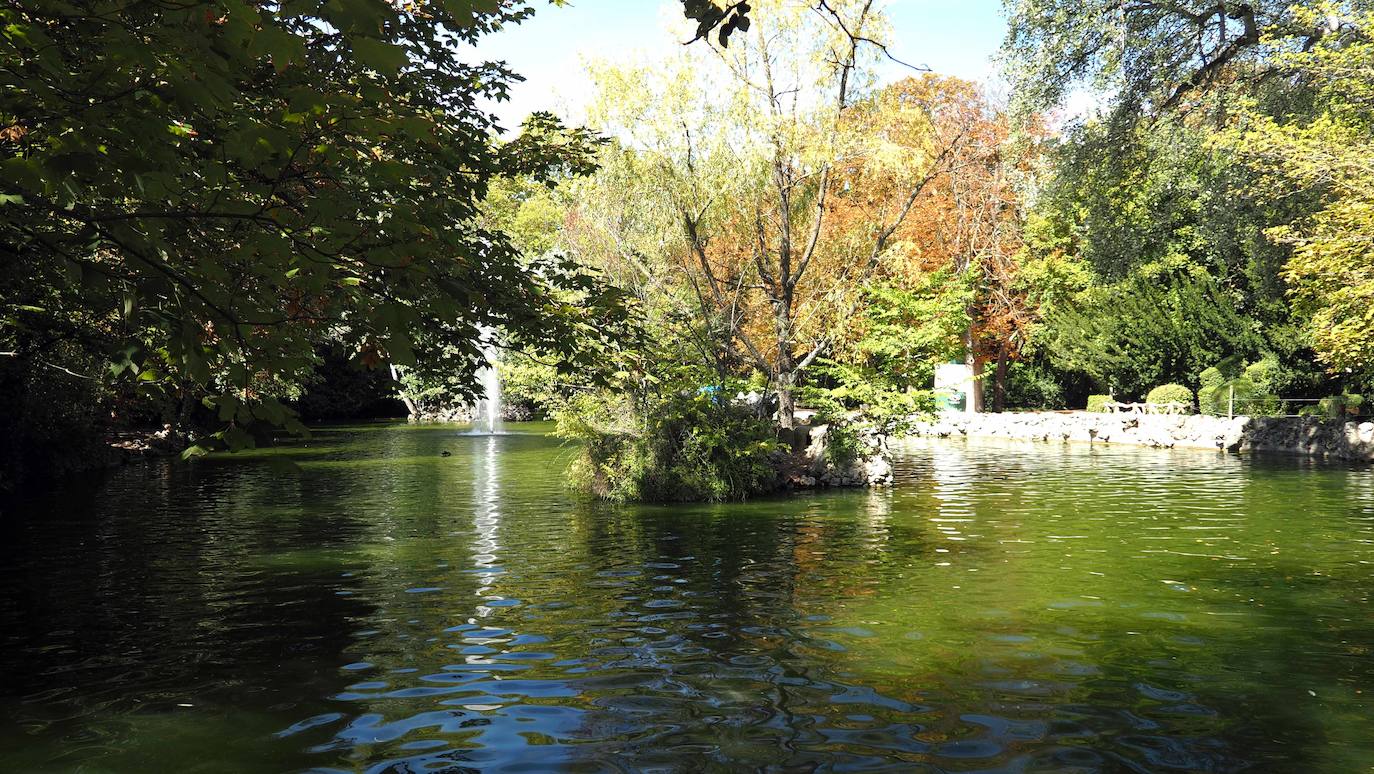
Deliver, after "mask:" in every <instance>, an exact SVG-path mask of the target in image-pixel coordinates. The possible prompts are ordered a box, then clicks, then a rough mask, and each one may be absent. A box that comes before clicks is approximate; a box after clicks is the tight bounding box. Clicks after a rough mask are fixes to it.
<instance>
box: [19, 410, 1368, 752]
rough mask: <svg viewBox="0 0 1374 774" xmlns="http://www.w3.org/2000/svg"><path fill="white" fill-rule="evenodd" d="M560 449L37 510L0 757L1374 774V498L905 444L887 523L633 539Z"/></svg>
mask: <svg viewBox="0 0 1374 774" xmlns="http://www.w3.org/2000/svg"><path fill="white" fill-rule="evenodd" d="M546 429H547V428H546V427H543V426H533V427H531V428H528V429H526V428H521V429H519V430H518V431H517V432H514V433H511V434H502V435H487V436H464V435H460V433H462V430H463V429H462V428H455V427H446V426H423V427H408V426H404V425H368V426H359V427H345V428H333V429H329V430H328V431H326V432H323V433H320V434H318V435H317V436H316V438H315V439H314V440H312V441H310V442H308V443H306V444H299V445H295V446H288V447H284V448H281V449H274V450H267V451H263V452H256V453H254V454H251V455H241V456H234V457H229V458H220V459H212V460H208V461H206V462H204V463H202V464H195V465H167V464H158V463H154V464H149V465H147V466H143V467H137V468H130V469H126V470H123V471H120V472H118V473H117V474H115V475H113V476H111V477H109V478H108V479H106V480H104V481H103V482H99V483H97V484H95V485H93V486H91V487H89V488H85V489H82V488H73V489H71V490H69V491H67V492H62V493H56V494H54V495H52V496H51V497H49V498H45V499H41V500H37V501H33V502H31V503H29V504H27V505H26V506H24V510H25V511H26V513H25V514H23V515H24V516H25V518H22V519H11V520H10V521H9V522H8V523H7V524H6V526H5V529H6V531H7V537H8V538H10V539H9V541H8V544H9V545H10V546H12V549H11V550H9V551H8V552H6V553H5V554H4V557H3V558H0V569H3V572H4V575H5V577H6V578H7V579H10V582H7V583H6V585H5V587H4V589H3V591H0V632H3V634H0V637H3V638H4V639H3V642H4V649H3V652H0V718H3V722H0V757H3V758H4V759H5V760H6V761H7V762H8V763H9V764H10V765H12V766H17V767H18V769H19V770H32V771H48V770H51V771H64V770H72V769H76V768H79V767H82V766H85V767H91V768H98V769H100V770H108V771H147V770H153V769H157V770H168V769H169V768H170V769H187V770H193V769H195V768H197V767H207V770H273V771H280V770H306V769H310V770H316V771H333V770H341V771H354V770H368V771H378V772H382V771H390V772H404V771H469V770H471V771H501V770H517V769H518V770H527V771H528V770H535V771H544V770H578V771H601V770H625V771H629V770H641V769H653V768H657V769H661V770H680V771H709V770H722V771H723V770H736V769H739V768H754V767H758V768H770V769H775V770H806V771H809V770H815V769H817V768H821V769H833V770H845V769H852V770H865V771H874V770H893V771H1016V772H1025V771H1083V772H1089V771H1103V772H1108V771H1111V772H1114V771H1150V772H1154V771H1240V770H1301V771H1333V772H1335V771H1354V770H1361V769H1362V768H1368V767H1369V766H1370V765H1371V764H1374V711H1371V710H1374V707H1371V701H1370V698H1369V693H1370V690H1371V689H1374V664H1371V663H1370V662H1371V659H1370V658H1369V653H1370V652H1371V647H1374V617H1371V616H1370V614H1369V607H1370V599H1369V596H1370V592H1371V588H1372V587H1374V579H1372V578H1371V576H1372V575H1374V573H1371V572H1370V570H1371V566H1374V565H1372V563H1374V473H1371V471H1369V470H1368V469H1359V468H1348V467H1341V466H1333V465H1323V464H1314V463H1310V462H1306V461H1298V460H1293V459H1289V458H1257V459H1241V458H1236V457H1223V456H1217V455H1211V454H1202V453H1167V452H1151V451H1144V450H1125V449H1104V448H1100V447H1098V448H1086V447H1065V448H1062V449H1060V448H1058V447H1048V446H1038V447H1031V446H1013V445H1008V446H992V445H987V446H979V445H976V444H967V445H966V444H962V443H950V442H913V443H912V444H910V445H909V446H908V448H907V449H905V451H904V452H903V457H902V459H901V460H900V465H899V471H898V472H899V478H900V483H899V485H898V486H897V487H896V488H895V489H894V490H892V491H885V492H843V493H828V494H816V495H801V496H797V497H794V498H789V499H774V500H764V501H758V502H752V503H747V504H727V505H713V506H704V505H703V506H677V507H615V506H610V505H606V504H602V503H596V502H590V501H587V500H584V499H581V498H579V497H576V496H573V495H571V494H570V493H568V492H567V491H565V489H564V486H563V482H562V468H563V466H564V465H565V464H566V461H567V451H566V449H563V448H561V447H559V446H558V445H557V443H556V442H554V441H552V440H550V439H548V438H546V437H545V436H543V435H542V432H543V431H544V430H546ZM444 451H447V452H449V456H443V455H442V452H444ZM274 456H281V457H286V458H289V459H292V460H293V461H295V462H297V463H299V464H300V466H301V472H300V473H297V474H284V473H280V472H278V470H279V468H278V467H277V466H273V465H270V464H269V461H270V459H271V458H272V457H274ZM207 756H208V757H207Z"/></svg>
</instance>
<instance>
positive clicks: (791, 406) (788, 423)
mask: <svg viewBox="0 0 1374 774" xmlns="http://www.w3.org/2000/svg"><path fill="white" fill-rule="evenodd" d="M789 367H790V364H789ZM795 380H796V374H795V373H794V372H792V371H790V370H789V371H788V372H787V373H785V374H784V373H780V374H778V386H777V388H776V389H777V393H778V427H781V428H782V429H784V430H791V429H792V428H794V427H796V426H797V404H796V399H795V398H794V397H793V396H792V388H793V386H794V382H795Z"/></svg>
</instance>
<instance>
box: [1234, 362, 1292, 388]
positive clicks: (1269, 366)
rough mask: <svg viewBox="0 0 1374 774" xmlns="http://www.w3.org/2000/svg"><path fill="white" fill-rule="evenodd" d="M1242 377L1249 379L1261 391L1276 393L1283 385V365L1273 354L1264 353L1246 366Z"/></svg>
mask: <svg viewBox="0 0 1374 774" xmlns="http://www.w3.org/2000/svg"><path fill="white" fill-rule="evenodd" d="M1244 378H1246V379H1249V380H1250V381H1251V382H1252V383H1253V384H1254V385H1255V389H1256V390H1258V391H1259V392H1261V393H1277V392H1278V391H1279V390H1280V389H1281V388H1282V387H1283V386H1284V385H1283V381H1284V373H1283V367H1282V366H1280V365H1279V360H1278V358H1276V357H1274V356H1273V355H1265V356H1264V357H1263V358H1261V359H1260V360H1258V361H1256V362H1254V363H1251V364H1250V365H1248V366H1246V367H1245V376H1244Z"/></svg>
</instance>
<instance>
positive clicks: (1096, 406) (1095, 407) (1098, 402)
mask: <svg viewBox="0 0 1374 774" xmlns="http://www.w3.org/2000/svg"><path fill="white" fill-rule="evenodd" d="M1111 400H1112V396H1110V395H1089V396H1088V411H1091V412H1093V413H1094V414H1105V413H1107V404H1108V403H1109V402H1111Z"/></svg>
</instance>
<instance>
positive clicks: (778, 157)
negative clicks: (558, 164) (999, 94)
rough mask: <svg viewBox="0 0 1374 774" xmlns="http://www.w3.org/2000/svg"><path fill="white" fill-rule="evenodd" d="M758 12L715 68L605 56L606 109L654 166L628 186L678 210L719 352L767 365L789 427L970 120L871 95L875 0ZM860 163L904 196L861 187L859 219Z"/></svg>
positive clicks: (877, 25) (615, 128) (692, 276)
mask: <svg viewBox="0 0 1374 774" xmlns="http://www.w3.org/2000/svg"><path fill="white" fill-rule="evenodd" d="M751 18H752V20H753V23H752V25H751V26H750V27H749V29H748V30H747V32H748V34H747V35H746V36H744V37H739V36H736V38H735V39H734V45H733V47H732V48H730V49H729V50H728V51H727V52H721V53H720V54H719V59H718V63H716V65H717V66H715V67H712V66H711V64H712V63H711V62H709V61H704V57H705V55H704V54H698V55H697V56H696V57H691V56H689V57H688V58H685V59H682V60H679V61H678V62H677V63H676V64H675V65H674V66H671V67H666V68H660V70H659V72H658V73H651V72H649V71H648V70H647V69H639V70H623V69H615V68H602V69H600V70H598V71H597V72H596V74H595V75H596V78H597V80H598V82H599V85H600V86H601V89H602V93H603V98H602V100H601V101H600V103H599V107H598V110H597V112H596V114H595V117H594V120H595V121H596V122H597V123H598V125H599V126H600V128H602V129H603V130H604V131H606V132H607V133H609V134H612V135H614V136H617V137H621V138H623V139H624V140H625V142H626V144H627V146H628V147H629V149H630V151H631V154H632V157H631V163H633V164H638V165H639V166H640V168H641V170H642V171H643V174H640V175H632V176H626V178H627V179H634V180H638V181H641V182H642V183H643V187H642V188H638V189H636V190H635V193H634V194H629V193H628V192H626V193H625V194H624V195H625V196H626V198H627V199H631V200H633V201H635V202H638V203H643V206H646V207H649V208H651V209H653V210H654V211H655V212H657V213H658V222H659V223H671V224H672V225H673V229H674V231H675V232H676V233H675V234H674V237H673V241H672V242H671V243H669V244H664V245H662V246H661V249H660V250H659V251H660V252H663V253H665V255H666V257H667V261H668V263H670V264H671V265H672V266H673V267H674V273H675V274H676V276H678V277H680V278H681V282H682V283H683V287H685V288H686V290H687V292H688V294H689V297H690V298H694V299H695V301H696V303H697V306H698V307H699V309H700V314H699V315H698V318H699V319H701V320H703V321H707V326H706V332H707V333H708V334H709V335H711V336H712V338H713V341H714V344H713V346H712V348H713V349H714V350H715V351H717V352H719V353H721V356H720V357H719V358H718V360H719V361H720V363H719V365H720V366H721V367H726V366H728V365H730V364H744V365H746V366H748V367H752V368H756V369H757V370H758V371H760V372H761V373H763V374H766V375H767V378H768V381H769V384H770V387H771V389H772V391H774V392H775V393H776V395H777V397H778V402H779V412H778V415H779V421H780V422H781V423H782V425H783V426H784V427H791V426H792V423H793V412H794V389H795V387H796V385H797V379H798V375H799V373H801V372H802V371H803V370H804V369H806V368H807V367H808V366H810V365H811V364H812V363H814V362H815V360H816V358H817V357H819V356H820V355H821V354H822V353H823V352H825V351H826V350H827V349H828V348H829V347H831V346H833V345H834V343H835V342H836V341H837V338H838V332H839V330H840V329H841V328H842V326H843V325H844V323H845V321H846V320H847V319H849V318H851V317H852V316H853V315H854V313H855V311H856V309H857V307H858V297H859V290H860V289H861V287H862V285H863V284H864V283H865V282H866V281H867V280H868V279H869V278H871V277H872V276H874V274H875V272H876V271H877V269H878V267H879V266H880V264H881V263H882V261H883V259H884V258H885V257H887V255H888V253H889V248H890V247H891V246H892V240H893V237H894V235H895V234H896V232H897V229H898V228H899V227H900V226H901V224H902V223H903V222H904V221H905V219H906V218H907V217H908V215H909V214H910V212H911V209H912V207H913V206H914V204H915V202H916V201H917V199H919V197H920V196H921V194H922V191H923V190H924V189H925V187H926V186H927V185H928V184H930V182H931V180H933V179H934V178H935V177H936V175H937V174H938V173H939V171H940V170H941V169H943V168H944V165H945V164H946V163H947V162H948V160H949V159H950V157H951V156H952V154H953V152H954V148H955V147H956V146H957V145H958V144H959V143H960V142H961V141H962V134H961V132H960V127H959V126H958V125H957V122H946V121H943V120H941V119H942V118H943V113H942V111H943V110H945V109H946V108H948V107H949V106H946V105H943V104H936V103H934V102H922V101H919V100H906V101H903V100H893V101H890V102H888V103H885V104H883V105H881V106H878V107H860V102H861V101H862V97H863V96H864V92H865V90H866V87H867V85H868V84H869V83H870V79H871V69H870V65H871V64H872V62H873V61H874V57H875V56H877V54H878V53H879V49H877V48H874V47H873V46H872V45H870V44H869V41H873V40H880V32H881V25H882V19H881V16H880V14H878V13H877V12H876V10H875V9H874V8H873V3H871V2H862V1H859V0H855V1H854V2H847V3H821V4H818V8H816V9H808V8H805V7H797V6H794V5H790V4H786V3H768V4H761V5H760V6H759V7H758V8H757V9H755V13H754V15H753V16H752V17H751ZM875 45H876V44H875ZM693 53H695V52H693ZM879 108H880V109H879ZM951 110H952V109H951ZM859 166H865V167H867V168H868V169H869V170H870V171H872V172H874V173H875V174H876V170H877V169H878V168H879V167H882V168H883V169H885V170H886V172H885V173H884V174H886V175H887V176H888V182H889V183H890V188H891V190H892V191H893V192H894V195H892V196H884V197H881V198H877V197H875V198H872V199H871V200H866V201H864V202H859V203H858V205H859V206H860V207H861V208H863V209H864V211H865V212H866V216H865V218H864V220H863V222H862V223H861V224H856V223H853V222H841V220H840V219H837V218H836V217H834V214H835V212H836V207H837V205H836V202H837V201H838V200H839V199H840V198H842V197H844V196H846V195H848V193H850V192H849V191H848V190H847V188H846V186H847V183H846V182H845V181H846V177H847V176H848V175H850V174H852V173H853V171H854V170H855V169H856V168H857V167H859Z"/></svg>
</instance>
